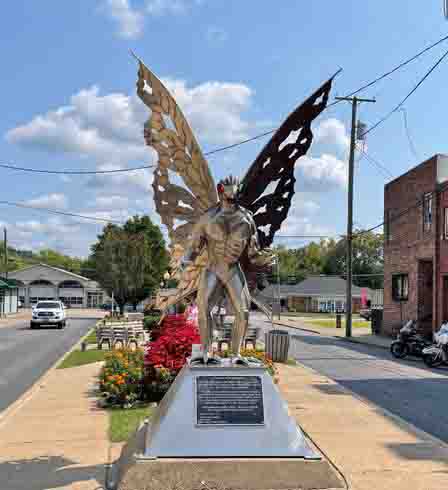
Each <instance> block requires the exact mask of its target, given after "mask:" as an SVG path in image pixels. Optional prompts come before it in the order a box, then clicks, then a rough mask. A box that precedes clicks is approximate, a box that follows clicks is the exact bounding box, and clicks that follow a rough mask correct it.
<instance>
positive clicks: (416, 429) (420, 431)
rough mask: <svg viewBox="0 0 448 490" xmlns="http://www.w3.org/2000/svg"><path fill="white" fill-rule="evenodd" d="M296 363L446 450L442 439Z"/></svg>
mask: <svg viewBox="0 0 448 490" xmlns="http://www.w3.org/2000/svg"><path fill="white" fill-rule="evenodd" d="M296 362H297V364H298V365H299V366H300V367H301V368H303V369H304V370H306V371H309V372H311V373H313V375H314V376H317V377H320V378H322V379H324V380H328V381H331V382H332V383H334V384H337V385H338V386H339V387H340V388H341V390H343V391H345V392H346V393H348V394H349V395H351V396H352V397H353V398H356V399H357V400H359V401H360V402H361V403H364V404H365V405H368V406H369V407H371V408H373V409H375V410H376V411H377V412H379V413H380V414H381V415H383V416H384V417H385V418H388V419H390V420H392V421H393V422H395V423H396V424H397V425H398V426H400V427H401V428H402V429H404V430H407V431H411V432H414V433H415V434H416V435H417V436H419V437H420V438H421V439H426V440H427V441H430V442H432V443H434V444H436V445H438V446H440V447H443V448H446V449H448V443H447V442H445V441H442V439H439V438H438V437H436V436H433V435H432V434H429V433H428V432H426V431H424V430H423V429H420V428H419V427H417V426H415V425H414V424H412V423H411V422H408V421H407V420H404V419H403V418H402V417H400V416H399V415H396V414H394V413H392V412H390V411H389V410H387V408H383V407H380V406H379V405H376V404H375V403H373V402H371V401H370V400H369V399H368V398H365V397H363V396H361V395H358V393H355V392H354V391H352V390H350V389H349V388H346V387H345V386H343V385H341V384H340V383H338V382H337V381H336V380H334V379H332V378H330V377H328V376H325V375H323V374H321V373H319V372H318V371H316V370H315V369H313V368H310V367H308V366H305V365H304V364H302V363H301V362H300V361H297V360H296ZM292 367H294V366H292Z"/></svg>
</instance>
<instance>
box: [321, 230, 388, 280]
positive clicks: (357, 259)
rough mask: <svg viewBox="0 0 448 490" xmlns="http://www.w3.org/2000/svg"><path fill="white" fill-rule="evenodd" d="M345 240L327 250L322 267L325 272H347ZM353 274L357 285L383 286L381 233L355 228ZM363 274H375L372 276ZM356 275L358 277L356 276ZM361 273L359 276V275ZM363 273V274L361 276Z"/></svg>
mask: <svg viewBox="0 0 448 490" xmlns="http://www.w3.org/2000/svg"><path fill="white" fill-rule="evenodd" d="M346 247H347V240H346V238H342V239H341V240H339V241H338V242H337V243H336V245H335V247H334V248H333V249H332V250H330V251H329V253H328V255H327V259H326V263H325V265H324V267H323V269H322V270H323V272H324V273H325V274H338V275H341V276H342V275H344V274H346V272H347V269H346V264H347V252H346ZM352 267H353V275H354V276H355V277H354V280H353V282H354V284H356V285H357V286H363V287H369V288H372V289H380V288H382V287H383V276H382V275H383V271H384V269H383V268H384V258H383V235H382V234H380V233H374V232H372V231H369V232H363V231H362V230H356V231H355V233H354V237H353V265H352ZM364 274H369V275H370V274H375V275H373V276H369V275H364ZM357 275H358V277H356V276H357ZM360 275H361V276H360ZM363 275H364V276H363Z"/></svg>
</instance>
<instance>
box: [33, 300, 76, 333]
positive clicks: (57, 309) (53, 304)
mask: <svg viewBox="0 0 448 490" xmlns="http://www.w3.org/2000/svg"><path fill="white" fill-rule="evenodd" d="M66 321H67V315H66V313H65V306H64V304H63V303H62V302H61V301H39V302H38V303H37V304H36V306H34V308H33V312H32V316H31V322H30V328H36V327H37V326H40V325H56V326H57V327H58V328H63V327H65V325H66Z"/></svg>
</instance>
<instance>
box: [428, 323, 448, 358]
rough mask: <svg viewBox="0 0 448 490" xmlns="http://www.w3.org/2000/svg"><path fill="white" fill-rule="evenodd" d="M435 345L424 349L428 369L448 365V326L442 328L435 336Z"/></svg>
mask: <svg viewBox="0 0 448 490" xmlns="http://www.w3.org/2000/svg"><path fill="white" fill-rule="evenodd" d="M434 340H435V342H436V343H435V344H433V345H432V346H431V347H427V348H425V349H423V362H424V363H425V364H426V365H427V366H428V367H438V366H441V365H442V364H447V365H448V324H444V325H442V326H441V328H440V330H439V331H438V332H437V333H435V334H434Z"/></svg>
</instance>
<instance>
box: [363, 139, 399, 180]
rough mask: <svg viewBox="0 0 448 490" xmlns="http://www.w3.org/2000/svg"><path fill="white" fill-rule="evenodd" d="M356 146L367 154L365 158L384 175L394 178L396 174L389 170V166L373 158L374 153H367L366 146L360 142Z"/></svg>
mask: <svg viewBox="0 0 448 490" xmlns="http://www.w3.org/2000/svg"><path fill="white" fill-rule="evenodd" d="M356 147H357V148H358V150H359V151H360V152H361V153H362V154H363V155H364V156H365V158H366V159H367V160H368V161H369V162H370V163H371V164H372V165H374V166H375V167H376V168H377V169H378V170H379V171H380V173H381V174H382V176H383V177H385V178H388V177H390V178H392V179H393V178H394V175H393V174H392V173H391V172H390V171H389V170H388V168H387V167H385V166H384V165H383V164H382V163H380V162H379V161H378V160H377V159H375V158H373V157H372V155H370V154H369V153H367V151H366V150H365V148H364V147H362V146H360V145H358V144H357V145H356Z"/></svg>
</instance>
